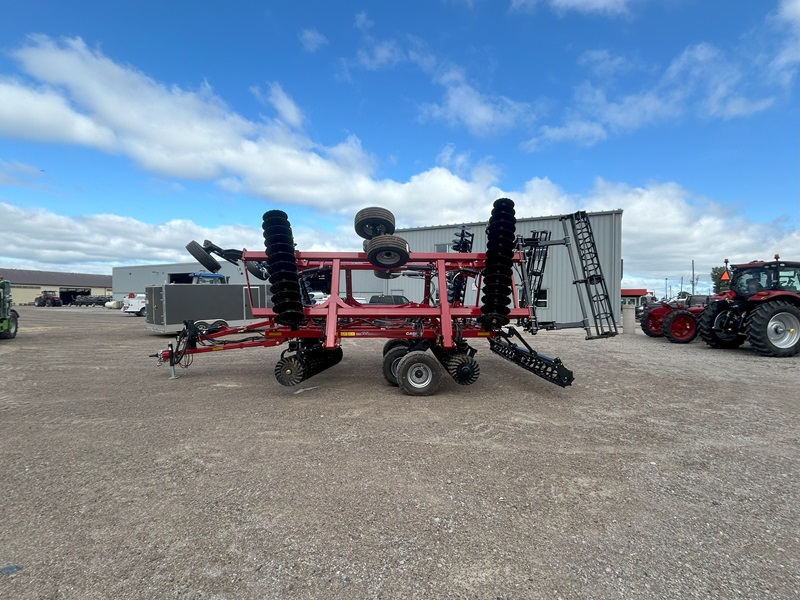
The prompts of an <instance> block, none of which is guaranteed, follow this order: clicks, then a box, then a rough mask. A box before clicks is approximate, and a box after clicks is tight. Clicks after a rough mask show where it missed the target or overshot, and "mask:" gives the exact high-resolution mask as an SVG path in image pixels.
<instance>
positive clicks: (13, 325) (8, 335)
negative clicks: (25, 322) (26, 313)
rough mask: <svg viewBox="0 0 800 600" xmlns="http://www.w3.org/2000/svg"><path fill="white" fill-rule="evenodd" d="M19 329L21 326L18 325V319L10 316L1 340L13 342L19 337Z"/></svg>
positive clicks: (0, 334)
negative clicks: (12, 340)
mask: <svg viewBox="0 0 800 600" xmlns="http://www.w3.org/2000/svg"><path fill="white" fill-rule="evenodd" d="M18 328H19V324H18V323H17V317H15V316H14V314H13V313H12V314H9V316H8V321H7V327H6V328H5V329H4V330H3V331H0V339H2V340H11V339H14V338H15V337H17V329H18Z"/></svg>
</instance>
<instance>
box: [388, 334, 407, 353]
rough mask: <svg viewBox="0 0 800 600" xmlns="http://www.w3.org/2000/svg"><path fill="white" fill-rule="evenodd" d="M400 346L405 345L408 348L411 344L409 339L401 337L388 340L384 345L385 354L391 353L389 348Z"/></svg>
mask: <svg viewBox="0 0 800 600" xmlns="http://www.w3.org/2000/svg"><path fill="white" fill-rule="evenodd" d="M398 346H405V347H406V348H408V346H409V344H408V340H403V339H399V338H396V339H393V340H388V341H387V342H386V343H385V344H384V345H383V355H384V356H386V355H387V354H388V353H389V350H391V349H392V348H397V347H398Z"/></svg>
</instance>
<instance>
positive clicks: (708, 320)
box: [697, 300, 745, 349]
mask: <svg viewBox="0 0 800 600" xmlns="http://www.w3.org/2000/svg"><path fill="white" fill-rule="evenodd" d="M728 310H730V309H729V307H728V303H727V302H726V301H724V300H718V301H716V302H712V303H711V304H707V305H706V307H705V308H704V309H703V312H702V313H700V316H699V317H698V318H697V332H698V334H699V335H700V337H701V338H702V340H703V341H704V342H705V343H706V344H708V345H709V346H711V347H712V348H725V349H731V348H738V347H739V346H741V345H742V344H744V341H745V336H744V335H730V334H723V335H720V333H719V332H718V331H715V330H714V326H715V325H716V324H717V323H718V322H719V321H720V320H721V319H722V318H723V317H724V316H725V313H727V312H728Z"/></svg>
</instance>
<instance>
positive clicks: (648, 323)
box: [640, 315, 664, 337]
mask: <svg viewBox="0 0 800 600" xmlns="http://www.w3.org/2000/svg"><path fill="white" fill-rule="evenodd" d="M640 326H641V328H642V331H644V333H645V335H647V336H649V337H663V336H664V332H663V331H662V329H661V327H659V325H658V322H657V320H656V318H655V317H653V316H651V315H647V316H646V317H642V320H641V322H640Z"/></svg>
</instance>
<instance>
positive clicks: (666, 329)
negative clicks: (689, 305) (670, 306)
mask: <svg viewBox="0 0 800 600" xmlns="http://www.w3.org/2000/svg"><path fill="white" fill-rule="evenodd" d="M661 331H662V332H663V333H664V337H665V338H667V339H668V340H669V341H670V342H672V343H673V344H688V343H689V342H691V341H693V340H694V338H696V337H697V319H695V318H694V315H693V314H692V313H690V312H689V311H688V310H673V311H672V312H671V313H669V314H668V315H667V316H666V317H665V318H664V322H663V323H662V324H661Z"/></svg>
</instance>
